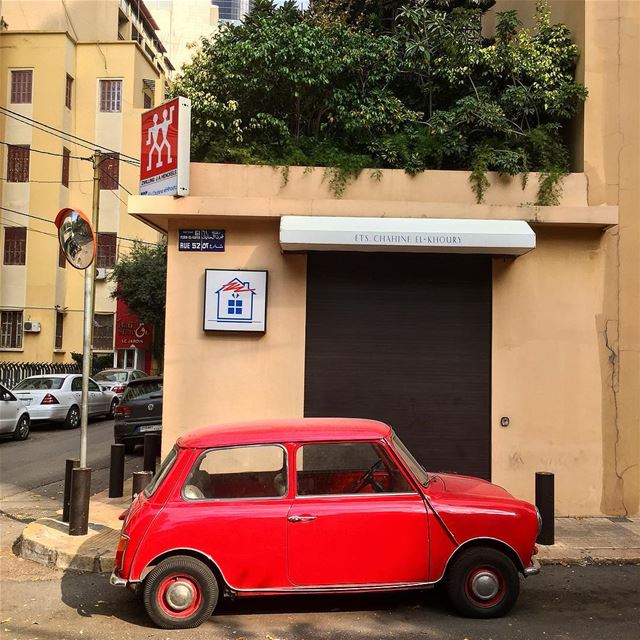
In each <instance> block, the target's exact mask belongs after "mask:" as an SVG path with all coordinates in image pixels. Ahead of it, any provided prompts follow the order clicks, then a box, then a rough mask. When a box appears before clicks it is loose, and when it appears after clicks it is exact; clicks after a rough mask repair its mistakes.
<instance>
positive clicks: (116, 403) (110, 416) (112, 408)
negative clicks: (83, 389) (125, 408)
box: [107, 398, 118, 420]
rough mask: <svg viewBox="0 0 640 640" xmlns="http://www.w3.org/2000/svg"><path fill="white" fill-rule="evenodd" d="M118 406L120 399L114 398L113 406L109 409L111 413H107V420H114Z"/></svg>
mask: <svg viewBox="0 0 640 640" xmlns="http://www.w3.org/2000/svg"><path fill="white" fill-rule="evenodd" d="M117 406H118V398H114V399H113V400H112V401H111V406H110V407H109V413H107V419H108V420H110V419H111V418H113V414H114V413H115V410H116V407H117Z"/></svg>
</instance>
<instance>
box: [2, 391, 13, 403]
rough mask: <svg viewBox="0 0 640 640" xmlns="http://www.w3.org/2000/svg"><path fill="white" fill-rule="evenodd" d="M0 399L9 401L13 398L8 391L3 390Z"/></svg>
mask: <svg viewBox="0 0 640 640" xmlns="http://www.w3.org/2000/svg"><path fill="white" fill-rule="evenodd" d="M2 399H3V400H4V401H5V402H11V401H12V400H13V396H12V395H11V394H10V393H8V392H7V391H5V392H4V393H3V394H2Z"/></svg>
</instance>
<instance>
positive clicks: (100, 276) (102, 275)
mask: <svg viewBox="0 0 640 640" xmlns="http://www.w3.org/2000/svg"><path fill="white" fill-rule="evenodd" d="M106 279H107V270H106V269H104V268H103V267H98V268H97V269H96V280H106Z"/></svg>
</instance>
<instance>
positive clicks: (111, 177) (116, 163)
mask: <svg viewBox="0 0 640 640" xmlns="http://www.w3.org/2000/svg"><path fill="white" fill-rule="evenodd" d="M119 181H120V155H119V154H117V153H109V154H105V155H104V156H102V161H101V162H100V188H101V189H110V190H112V191H113V190H114V189H117V188H118V186H119V185H118V182H119Z"/></svg>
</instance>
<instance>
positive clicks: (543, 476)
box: [536, 471, 555, 544]
mask: <svg viewBox="0 0 640 640" xmlns="http://www.w3.org/2000/svg"><path fill="white" fill-rule="evenodd" d="M554 480H555V476H554V475H553V473H549V472H548V471H537V472H536V507H538V511H539V512H540V517H541V518H542V529H541V530H540V535H539V536H538V538H537V540H536V542H539V543H540V544H554V542H555V521H554V516H555V513H554V511H555V509H554V502H555V487H554Z"/></svg>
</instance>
